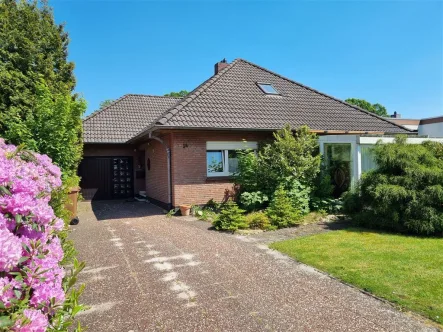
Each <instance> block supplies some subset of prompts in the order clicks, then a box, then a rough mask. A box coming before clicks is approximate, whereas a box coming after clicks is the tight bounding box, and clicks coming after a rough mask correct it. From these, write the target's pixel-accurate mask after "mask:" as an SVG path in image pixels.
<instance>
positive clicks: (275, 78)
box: [148, 59, 410, 133]
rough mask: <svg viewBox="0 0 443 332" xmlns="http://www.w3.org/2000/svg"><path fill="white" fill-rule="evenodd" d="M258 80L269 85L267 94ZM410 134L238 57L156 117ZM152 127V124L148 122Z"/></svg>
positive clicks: (162, 121)
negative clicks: (271, 88)
mask: <svg viewBox="0 0 443 332" xmlns="http://www.w3.org/2000/svg"><path fill="white" fill-rule="evenodd" d="M257 82H261V83H271V84H272V85H273V86H274V88H275V89H276V90H277V91H278V92H279V94H280V95H267V94H265V93H263V91H262V90H261V89H260V88H259V87H258V86H257ZM285 124H290V125H291V126H292V127H293V128H296V127H299V126H301V125H305V124H306V125H308V126H309V127H310V128H311V129H313V130H318V131H326V130H329V131H334V130H338V131H367V132H384V133H410V131H408V130H407V129H405V128H403V127H402V126H399V125H396V124H395V123H392V122H391V121H389V120H387V119H384V118H382V117H378V116H376V115H374V114H372V113H369V112H366V111H364V110H362V109H360V108H358V107H356V106H353V105H349V104H347V103H345V102H344V101H341V100H338V99H335V98H333V97H330V96H328V95H325V94H323V93H321V92H318V91H316V90H314V89H311V88H309V87H306V86H304V85H302V84H300V83H297V82H295V81H292V80H290V79H287V78H285V77H282V76H280V75H278V74H276V73H273V72H271V71H269V70H267V69H264V68H262V67H260V66H257V65H255V64H253V63H251V62H248V61H245V60H242V59H237V60H235V61H233V62H232V63H231V64H230V65H228V66H227V67H226V68H224V69H223V70H221V71H220V72H219V73H218V74H217V75H215V76H213V77H211V78H210V79H209V80H207V81H205V82H204V83H203V84H201V85H200V86H199V87H197V88H196V89H195V90H194V91H192V92H191V93H190V94H189V95H188V96H187V97H185V98H184V99H182V100H181V101H180V102H178V103H177V104H176V105H175V106H173V107H172V108H171V109H169V110H168V111H167V112H165V113H164V114H163V115H162V116H161V117H159V118H158V120H157V121H156V123H155V124H151V127H153V126H154V125H155V126H157V127H188V128H220V129H223V128H224V129H228V128H229V129H272V130H274V129H279V128H282V127H283V126H284V125H285ZM148 127H149V126H148Z"/></svg>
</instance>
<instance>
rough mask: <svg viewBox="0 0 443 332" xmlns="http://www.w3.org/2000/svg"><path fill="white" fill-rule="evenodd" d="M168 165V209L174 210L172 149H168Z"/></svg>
mask: <svg viewBox="0 0 443 332" xmlns="http://www.w3.org/2000/svg"><path fill="white" fill-rule="evenodd" d="M166 158H167V161H166V163H167V164H168V198H169V202H168V209H169V210H171V209H172V174H171V149H170V148H168V147H167V148H166Z"/></svg>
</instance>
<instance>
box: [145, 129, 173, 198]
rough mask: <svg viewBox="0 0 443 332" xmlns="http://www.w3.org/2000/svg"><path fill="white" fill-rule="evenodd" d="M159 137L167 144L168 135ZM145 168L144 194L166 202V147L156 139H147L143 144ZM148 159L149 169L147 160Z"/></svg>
mask: <svg viewBox="0 0 443 332" xmlns="http://www.w3.org/2000/svg"><path fill="white" fill-rule="evenodd" d="M161 139H162V140H163V141H164V142H165V143H166V144H167V145H168V146H169V135H165V136H162V137H161ZM143 147H144V148H145V149H146V150H145V168H146V194H147V195H148V196H149V197H151V198H154V199H156V200H158V201H160V202H163V203H168V168H167V167H168V164H167V153H166V148H165V146H164V145H163V144H161V143H160V142H158V141H156V140H149V142H147V143H146V144H145V145H144V146H143ZM148 159H149V160H150V165H151V167H150V170H148V167H147V162H148Z"/></svg>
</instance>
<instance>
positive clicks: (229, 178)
mask: <svg viewBox="0 0 443 332" xmlns="http://www.w3.org/2000/svg"><path fill="white" fill-rule="evenodd" d="M233 180H234V177H233V176H232V175H221V176H207V177H206V182H211V181H226V182H232V181H233Z"/></svg>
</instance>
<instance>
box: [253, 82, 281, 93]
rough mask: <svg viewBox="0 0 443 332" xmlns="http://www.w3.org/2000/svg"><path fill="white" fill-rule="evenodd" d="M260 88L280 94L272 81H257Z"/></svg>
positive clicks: (265, 91)
mask: <svg viewBox="0 0 443 332" xmlns="http://www.w3.org/2000/svg"><path fill="white" fill-rule="evenodd" d="M257 85H258V86H259V88H260V89H261V90H262V91H263V92H264V93H266V94H268V95H278V94H279V93H278V92H277V90H276V89H275V88H274V87H273V86H272V84H270V83H257Z"/></svg>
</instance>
